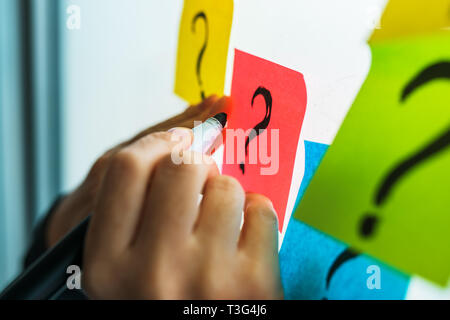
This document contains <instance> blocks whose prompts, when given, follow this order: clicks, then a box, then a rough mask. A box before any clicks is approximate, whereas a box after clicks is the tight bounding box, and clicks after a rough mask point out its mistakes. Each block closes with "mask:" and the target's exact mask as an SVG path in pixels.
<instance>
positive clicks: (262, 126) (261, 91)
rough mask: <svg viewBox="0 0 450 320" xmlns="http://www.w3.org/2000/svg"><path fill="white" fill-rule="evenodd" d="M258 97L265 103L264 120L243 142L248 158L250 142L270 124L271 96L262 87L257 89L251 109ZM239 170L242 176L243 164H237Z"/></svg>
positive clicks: (243, 172)
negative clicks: (261, 97)
mask: <svg viewBox="0 0 450 320" xmlns="http://www.w3.org/2000/svg"><path fill="white" fill-rule="evenodd" d="M259 95H261V96H263V97H264V101H265V102H266V114H265V116H264V119H263V120H262V121H261V122H260V123H258V124H257V125H256V126H254V127H253V129H252V130H251V131H250V133H249V135H248V137H247V139H246V140H245V156H248V145H249V143H250V141H252V140H253V139H254V138H256V137H257V136H259V135H260V134H261V133H263V132H264V131H265V130H266V129H267V127H268V126H269V123H270V117H271V116H272V95H271V94H270V91H269V90H267V89H266V88H264V87H258V89H256V91H255V93H254V94H253V98H252V103H251V106H252V107H253V104H254V102H255V98H256V97H257V96H259ZM239 168H240V169H241V171H242V174H245V164H244V163H241V164H239Z"/></svg>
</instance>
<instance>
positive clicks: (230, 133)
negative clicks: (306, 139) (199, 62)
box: [222, 50, 306, 232]
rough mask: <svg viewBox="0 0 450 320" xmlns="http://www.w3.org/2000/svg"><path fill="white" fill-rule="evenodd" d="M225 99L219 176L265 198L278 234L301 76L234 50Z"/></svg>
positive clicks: (298, 123) (298, 117)
mask: <svg viewBox="0 0 450 320" xmlns="http://www.w3.org/2000/svg"><path fill="white" fill-rule="evenodd" d="M231 98H232V101H233V106H234V108H233V112H232V114H230V115H229V117H228V125H227V130H226V134H225V137H226V138H225V143H224V145H225V152H224V158H223V169H222V173H223V174H227V175H230V176H233V177H235V178H237V179H238V180H239V181H240V182H241V184H242V186H243V187H244V189H245V190H246V191H249V192H256V193H261V194H263V195H265V196H267V197H268V198H270V199H271V200H272V202H273V205H274V207H275V210H276V212H277V214H278V221H279V230H280V232H281V230H282V229H283V223H284V216H285V213H286V206H287V201H288V197H289V189H290V186H291V179H292V172H293V169H294V162H295V155H296V151H297V145H298V140H299V137H300V132H301V129H302V125H303V119H304V116H305V111H306V85H305V81H304V79H303V75H302V74H301V73H300V72H297V71H294V70H291V69H288V68H286V67H283V66H281V65H278V64H276V63H273V62H270V61H267V60H265V59H261V58H258V57H256V56H253V55H250V54H248V53H245V52H242V51H239V50H235V57H234V71H233V82H232V88H231ZM252 128H254V130H253V131H249V130H251V129H252ZM255 129H256V130H255Z"/></svg>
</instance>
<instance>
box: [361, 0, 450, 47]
mask: <svg viewBox="0 0 450 320" xmlns="http://www.w3.org/2000/svg"><path fill="white" fill-rule="evenodd" d="M449 27H450V0H428V1H425V0H390V1H389V2H388V4H387V6H386V8H385V10H384V13H383V17H382V18H381V21H380V28H379V29H375V31H374V33H373V34H372V37H371V38H370V41H369V42H370V43H373V42H377V41H379V40H386V39H393V38H401V37H405V36H416V35H421V34H425V33H430V32H437V31H443V30H446V29H448V28H449Z"/></svg>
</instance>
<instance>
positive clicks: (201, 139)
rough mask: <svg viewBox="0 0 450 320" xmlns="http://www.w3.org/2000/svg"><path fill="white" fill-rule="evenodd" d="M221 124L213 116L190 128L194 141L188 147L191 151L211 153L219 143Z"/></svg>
mask: <svg viewBox="0 0 450 320" xmlns="http://www.w3.org/2000/svg"><path fill="white" fill-rule="evenodd" d="M222 130H223V127H222V124H221V123H220V122H219V121H218V120H217V119H215V118H209V119H208V120H206V121H205V122H203V123H202V124H201V125H199V126H196V127H195V128H193V129H192V131H193V134H194V141H193V142H192V145H191V147H190V150H191V151H196V152H199V153H202V154H207V155H209V154H211V153H212V151H213V149H214V148H215V147H217V146H220V144H221V141H220V140H221V137H222Z"/></svg>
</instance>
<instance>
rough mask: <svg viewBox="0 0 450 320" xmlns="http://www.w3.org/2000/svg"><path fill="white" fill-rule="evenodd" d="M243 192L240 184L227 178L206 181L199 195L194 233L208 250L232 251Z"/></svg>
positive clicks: (239, 222)
mask: <svg viewBox="0 0 450 320" xmlns="http://www.w3.org/2000/svg"><path fill="white" fill-rule="evenodd" d="M244 202H245V193H244V190H243V189H242V187H241V185H240V183H239V182H238V181H237V180H236V179H234V178H232V177H228V176H216V177H213V178H211V179H209V180H208V182H207V184H206V186H205V190H204V193H203V199H202V202H201V206H200V214H199V218H198V221H197V223H196V229H195V234H196V235H197V236H198V237H199V239H200V241H201V242H204V243H205V245H209V246H210V247H213V248H214V247H216V248H217V247H219V249H222V248H229V249H234V250H235V249H236V248H237V242H238V239H239V233H240V225H241V217H242V212H243V209H244Z"/></svg>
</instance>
